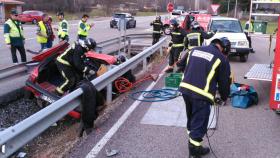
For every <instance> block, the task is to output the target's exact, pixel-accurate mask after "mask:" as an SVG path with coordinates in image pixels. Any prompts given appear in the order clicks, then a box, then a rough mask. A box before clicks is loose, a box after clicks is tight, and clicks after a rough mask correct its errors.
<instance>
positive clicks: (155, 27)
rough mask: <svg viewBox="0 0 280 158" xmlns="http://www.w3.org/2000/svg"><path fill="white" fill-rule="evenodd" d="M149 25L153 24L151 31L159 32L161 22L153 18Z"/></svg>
mask: <svg viewBox="0 0 280 158" xmlns="http://www.w3.org/2000/svg"><path fill="white" fill-rule="evenodd" d="M151 26H153V33H158V34H160V31H161V30H162V28H163V24H162V22H161V21H160V20H155V21H153V22H152V23H151Z"/></svg>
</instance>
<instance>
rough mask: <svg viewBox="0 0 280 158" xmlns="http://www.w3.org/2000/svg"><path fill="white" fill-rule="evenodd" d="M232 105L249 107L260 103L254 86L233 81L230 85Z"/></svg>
mask: <svg viewBox="0 0 280 158" xmlns="http://www.w3.org/2000/svg"><path fill="white" fill-rule="evenodd" d="M230 97H231V105H232V106H233V107H237V108H243V109H245V108H248V107H249V106H251V105H254V104H255V105H257V104H258V101H259V100H258V94H257V92H256V91H255V89H254V88H253V87H252V86H249V85H245V84H240V83H233V84H232V85H231V86H230Z"/></svg>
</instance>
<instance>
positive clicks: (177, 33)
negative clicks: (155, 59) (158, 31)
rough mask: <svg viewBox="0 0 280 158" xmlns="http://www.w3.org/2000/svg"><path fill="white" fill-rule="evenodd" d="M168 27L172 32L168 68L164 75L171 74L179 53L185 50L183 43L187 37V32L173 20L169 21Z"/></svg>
mask: <svg viewBox="0 0 280 158" xmlns="http://www.w3.org/2000/svg"><path fill="white" fill-rule="evenodd" d="M170 25H171V29H172V31H171V42H170V43H169V47H171V48H170V49H169V50H170V53H169V66H168V68H167V69H166V70H165V72H166V73H169V72H173V69H174V66H175V64H176V62H177V61H178V59H179V57H180V54H181V52H182V51H183V50H184V48H185V45H184V41H185V38H186V36H187V32H186V31H185V30H184V29H182V28H181V27H180V26H179V24H178V22H177V21H176V20H175V19H172V20H171V21H170Z"/></svg>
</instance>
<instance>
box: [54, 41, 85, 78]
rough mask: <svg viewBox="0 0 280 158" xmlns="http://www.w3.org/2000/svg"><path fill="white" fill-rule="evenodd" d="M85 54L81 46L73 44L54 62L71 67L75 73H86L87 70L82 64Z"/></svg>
mask: <svg viewBox="0 0 280 158" xmlns="http://www.w3.org/2000/svg"><path fill="white" fill-rule="evenodd" d="M85 53H86V51H85V49H84V48H83V47H82V46H81V45H79V44H77V43H74V44H73V45H72V46H71V47H69V48H68V49H67V50H66V51H65V52H64V53H62V54H61V55H59V56H58V57H57V59H56V60H57V61H58V62H59V63H61V64H64V65H67V66H71V67H73V68H74V69H76V70H77V72H83V73H87V72H88V71H89V68H88V67H87V66H86V65H85V63H84V59H85Z"/></svg>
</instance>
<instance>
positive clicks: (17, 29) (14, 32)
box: [4, 9, 26, 64]
mask: <svg viewBox="0 0 280 158" xmlns="http://www.w3.org/2000/svg"><path fill="white" fill-rule="evenodd" d="M17 16H18V13H17V11H16V10H15V9H12V10H11V14H10V18H9V19H8V20H7V21H6V22H5V25H4V37H5V42H6V45H7V47H8V48H10V49H11V54H12V60H13V63H14V64H18V59H17V54H16V50H18V51H19V53H20V56H21V62H26V53H25V48H24V40H25V38H24V36H23V28H22V25H21V22H19V21H18V20H17Z"/></svg>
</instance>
